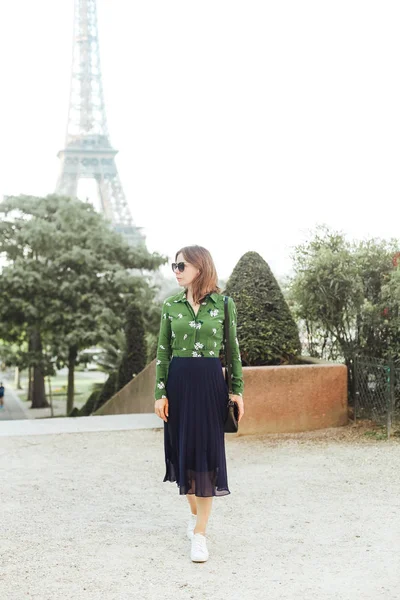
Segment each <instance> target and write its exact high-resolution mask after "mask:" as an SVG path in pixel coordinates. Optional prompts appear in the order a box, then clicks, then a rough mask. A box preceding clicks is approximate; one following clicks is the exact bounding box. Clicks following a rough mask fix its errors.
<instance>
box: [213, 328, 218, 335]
mask: <svg viewBox="0 0 400 600" xmlns="http://www.w3.org/2000/svg"><path fill="white" fill-rule="evenodd" d="M212 332H213V335H215V334H216V333H217V330H216V329H215V327H214V328H213V330H212Z"/></svg>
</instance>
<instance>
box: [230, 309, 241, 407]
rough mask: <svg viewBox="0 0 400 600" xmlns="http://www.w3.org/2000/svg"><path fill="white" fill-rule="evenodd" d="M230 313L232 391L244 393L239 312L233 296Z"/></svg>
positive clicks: (239, 393)
mask: <svg viewBox="0 0 400 600" xmlns="http://www.w3.org/2000/svg"><path fill="white" fill-rule="evenodd" d="M228 315H229V330H228V335H229V347H230V349H231V355H232V392H233V394H238V395H239V396H242V395H243V389H244V381H243V369H242V360H241V357H240V349H239V342H238V339H237V333H236V324H237V312H236V305H235V303H234V301H233V298H231V297H229V299H228Z"/></svg>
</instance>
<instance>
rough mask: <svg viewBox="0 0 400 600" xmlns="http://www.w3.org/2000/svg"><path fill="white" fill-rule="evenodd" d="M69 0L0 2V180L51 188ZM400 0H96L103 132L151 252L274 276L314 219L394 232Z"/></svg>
mask: <svg viewBox="0 0 400 600" xmlns="http://www.w3.org/2000/svg"><path fill="white" fill-rule="evenodd" d="M73 4H74V3H73V0H57V1H55V0H35V2H32V0H19V1H18V2H10V1H8V2H5V1H3V2H1V3H0V51H1V57H2V61H1V62H2V69H1V72H2V79H1V94H0V108H1V110H0V195H3V194H18V193H25V194H35V195H45V194H47V193H51V192H53V191H54V186H55V183H56V180H57V175H58V168H59V165H58V159H57V156H56V155H57V152H58V150H60V149H61V148H62V147H63V145H64V139H65V129H66V123H67V109H68V100H69V82H70V69H71V55H72V24H73V21H72V17H73ZM399 17H400V4H399V2H398V1H388V0H385V1H383V2H377V1H376V0H375V1H374V2H371V1H368V0H362V1H361V0H360V1H353V0H344V1H343V0H335V1H331V2H326V1H324V0H317V1H314V2H310V1H306V0H303V1H302V2H299V1H298V0H295V1H291V2H288V1H284V0H279V1H276V0H274V1H270V2H269V1H267V0H262V1H251V0H242V1H241V2H237V1H235V0H229V2H227V1H225V0H224V1H219V0H213V1H209V0H203V1H202V2H190V1H188V0H185V1H178V2H174V1H169V2H166V1H165V0H157V1H151V0H146V1H141V2H137V1H135V0H129V1H128V0H98V19H99V38H100V47H101V64H102V71H103V85H104V94H105V101H106V108H107V118H108V125H109V131H110V138H111V142H112V144H113V145H114V147H115V148H117V149H118V150H119V154H118V155H117V158H116V161H117V166H118V169H119V173H120V176H121V179H122V183H123V187H124V189H125V193H126V196H127V199H128V202H129V205H130V208H131V211H132V215H133V218H134V221H135V223H136V224H137V225H139V226H142V227H144V232H145V234H146V236H147V244H148V247H149V249H150V250H151V251H159V252H161V253H163V254H167V255H168V256H169V257H170V258H171V259H172V258H173V256H174V253H175V250H177V249H178V248H180V247H181V246H184V245H187V244H201V245H203V246H206V247H207V248H208V249H209V250H210V251H211V253H212V254H213V256H214V259H215V262H216V265H217V270H218V273H219V275H220V277H222V278H226V277H228V276H229V274H230V272H231V271H232V269H233V267H234V266H235V264H236V262H237V261H238V259H239V258H240V256H241V255H242V254H243V253H245V252H247V251H248V250H255V251H257V252H259V253H260V254H261V255H262V256H263V258H264V259H265V260H266V261H267V262H268V263H269V264H270V266H271V268H272V270H273V271H274V272H275V274H276V275H277V276H282V275H284V274H285V273H287V272H289V270H290V265H291V261H290V252H291V249H292V247H293V245H295V244H297V243H299V242H300V241H302V240H304V239H305V237H306V236H307V232H308V230H310V229H312V228H314V227H315V225H316V224H317V223H327V224H328V225H330V226H332V227H334V228H339V229H341V230H343V231H344V232H347V233H348V234H349V236H350V237H352V238H353V237H358V238H361V237H365V236H368V235H372V236H380V237H387V238H389V237H392V236H395V237H399V238H400V230H399V226H400V222H399V216H400V210H399V198H400V196H399V188H400V180H399V174H400V169H399V164H400V78H399V61H400V35H399V32H398V26H399Z"/></svg>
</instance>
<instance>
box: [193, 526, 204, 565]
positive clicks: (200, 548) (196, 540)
mask: <svg viewBox="0 0 400 600" xmlns="http://www.w3.org/2000/svg"><path fill="white" fill-rule="evenodd" d="M190 558H191V559H192V561H193V562H205V561H206V560H207V559H208V550H207V543H206V538H205V536H204V535H203V534H202V533H193V537H192V548H191V551H190Z"/></svg>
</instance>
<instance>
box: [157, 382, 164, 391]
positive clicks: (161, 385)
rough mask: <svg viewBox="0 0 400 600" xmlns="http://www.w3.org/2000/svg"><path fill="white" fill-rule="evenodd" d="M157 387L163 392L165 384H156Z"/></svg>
mask: <svg viewBox="0 0 400 600" xmlns="http://www.w3.org/2000/svg"><path fill="white" fill-rule="evenodd" d="M157 387H158V389H160V390H163V389H164V388H165V383H164V382H163V381H160V383H157Z"/></svg>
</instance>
